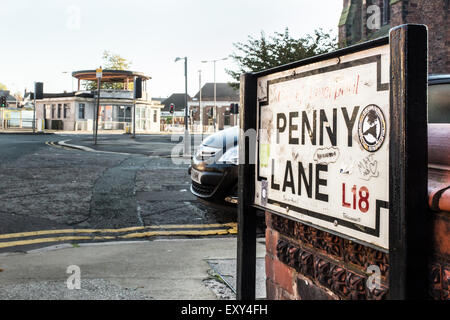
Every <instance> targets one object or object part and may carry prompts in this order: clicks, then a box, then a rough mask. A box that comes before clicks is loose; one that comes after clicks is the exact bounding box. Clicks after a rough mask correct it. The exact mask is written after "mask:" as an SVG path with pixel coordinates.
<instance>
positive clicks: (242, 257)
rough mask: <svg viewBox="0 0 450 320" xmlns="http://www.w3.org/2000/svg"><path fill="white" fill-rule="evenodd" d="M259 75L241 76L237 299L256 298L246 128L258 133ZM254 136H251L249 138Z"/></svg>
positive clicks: (251, 168)
mask: <svg viewBox="0 0 450 320" xmlns="http://www.w3.org/2000/svg"><path fill="white" fill-rule="evenodd" d="M256 89H257V86H256V77H255V76H254V75H252V74H244V75H242V76H241V88H240V96H241V98H240V99H241V101H240V107H239V113H240V132H239V182H238V194H239V204H238V239H237V241H238V243H237V281H236V284H237V297H236V298H237V300H255V282H256V209H255V208H254V207H253V206H252V204H253V200H254V190H255V164H254V163H251V161H250V160H251V159H252V157H251V155H250V153H251V152H252V151H253V150H254V146H252V145H251V143H250V141H246V135H245V134H246V132H249V130H250V132H255V133H256V131H255V130H256V114H257V113H256ZM249 140H251V139H249Z"/></svg>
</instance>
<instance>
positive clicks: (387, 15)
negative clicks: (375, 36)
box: [383, 0, 391, 26]
mask: <svg viewBox="0 0 450 320" xmlns="http://www.w3.org/2000/svg"><path fill="white" fill-rule="evenodd" d="M390 2H391V0H383V26H384V25H386V24H388V23H390V22H391V4H390Z"/></svg>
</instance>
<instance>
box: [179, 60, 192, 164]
mask: <svg viewBox="0 0 450 320" xmlns="http://www.w3.org/2000/svg"><path fill="white" fill-rule="evenodd" d="M183 59H184V78H185V81H184V89H185V96H184V103H185V109H184V149H183V156H190V155H191V150H190V149H191V142H190V141H191V139H190V137H189V124H188V115H189V108H188V98H187V97H188V89H187V57H184V58H180V57H178V58H176V59H175V62H177V61H179V60H183Z"/></svg>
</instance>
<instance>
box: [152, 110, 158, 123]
mask: <svg viewBox="0 0 450 320" xmlns="http://www.w3.org/2000/svg"><path fill="white" fill-rule="evenodd" d="M157 121H158V112H157V111H156V110H153V122H157Z"/></svg>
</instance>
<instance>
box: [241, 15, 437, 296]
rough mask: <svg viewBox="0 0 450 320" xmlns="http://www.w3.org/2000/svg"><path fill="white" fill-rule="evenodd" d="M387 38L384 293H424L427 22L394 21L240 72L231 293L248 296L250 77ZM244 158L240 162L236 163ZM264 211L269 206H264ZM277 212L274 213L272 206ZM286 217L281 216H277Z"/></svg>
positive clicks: (251, 244) (251, 254)
mask: <svg viewBox="0 0 450 320" xmlns="http://www.w3.org/2000/svg"><path fill="white" fill-rule="evenodd" d="M386 44H390V72H389V74H390V83H389V90H390V92H389V95H390V117H389V119H388V120H387V121H389V123H388V130H389V136H390V140H389V187H390V188H389V202H388V204H387V205H388V208H389V266H390V269H389V298H390V299H408V298H425V297H426V296H427V290H428V289H427V282H428V262H427V261H428V259H427V258H428V251H429V250H430V241H429V239H430V233H431V231H430V228H429V219H428V217H427V213H428V204H427V180H428V170H427V165H428V154H427V84H428V83H427V76H428V67H427V66H428V59H427V58H428V49H427V28H426V26H424V25H411V24H407V25H402V26H399V27H396V28H393V29H392V30H391V31H390V35H389V37H385V38H380V39H376V40H373V41H369V42H365V43H362V44H359V45H355V46H351V47H347V48H344V49H341V50H337V51H335V52H332V53H328V54H324V55H319V56H315V57H312V58H309V59H305V60H301V61H298V62H294V63H291V64H288V65H283V66H280V67H277V68H273V69H270V70H266V71H262V72H257V73H247V74H243V75H242V76H241V88H240V90H241V101H240V115H241V116H240V129H241V130H240V136H239V146H240V148H239V149H240V151H239V157H240V164H239V182H238V194H239V204H238V249H237V299H238V300H254V299H255V279H256V212H257V210H260V209H261V208H260V207H257V206H255V205H254V204H253V203H254V197H255V192H256V191H255V164H254V163H251V161H249V160H250V159H251V157H252V155H251V154H250V150H254V148H250V147H249V146H250V143H252V141H250V140H249V139H247V137H246V134H245V133H246V132H248V131H249V130H256V129H257V128H258V126H257V118H258V117H257V112H256V110H257V86H258V85H257V79H258V78H260V77H262V76H266V75H270V74H273V73H277V72H282V71H287V70H290V69H293V68H298V67H301V66H306V65H309V64H312V63H317V62H320V61H324V60H328V59H333V58H338V59H339V57H341V56H344V55H348V54H351V53H357V52H359V51H363V50H367V49H370V48H375V47H377V46H381V45H386ZM244 160H245V161H244ZM268 211H269V212H270V210H268ZM272 213H274V214H279V213H277V212H272ZM285 217H286V216H285Z"/></svg>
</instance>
